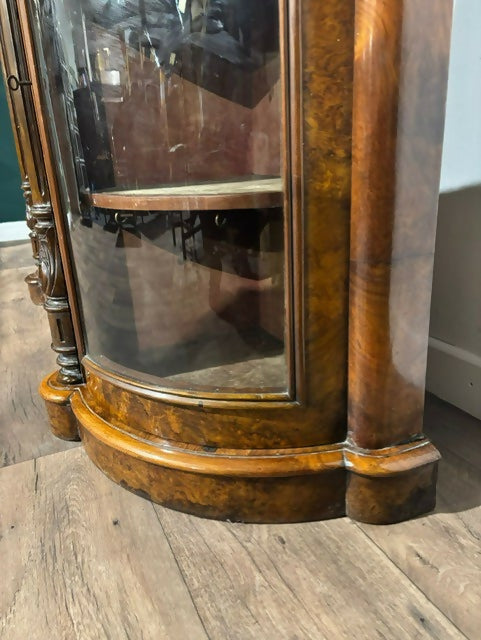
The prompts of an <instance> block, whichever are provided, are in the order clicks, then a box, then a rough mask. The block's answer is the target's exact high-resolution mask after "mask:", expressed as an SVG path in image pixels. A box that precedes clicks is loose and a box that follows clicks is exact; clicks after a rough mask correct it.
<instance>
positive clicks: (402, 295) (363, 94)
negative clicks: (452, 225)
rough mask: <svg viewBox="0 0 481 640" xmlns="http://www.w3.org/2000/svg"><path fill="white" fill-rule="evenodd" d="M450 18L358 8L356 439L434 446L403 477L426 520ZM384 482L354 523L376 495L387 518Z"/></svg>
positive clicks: (383, 2)
mask: <svg viewBox="0 0 481 640" xmlns="http://www.w3.org/2000/svg"><path fill="white" fill-rule="evenodd" d="M451 12H452V3H451V2H450V0H435V1H434V2H425V1H424V0H357V1H356V28H355V31H356V37H355V56H354V112H353V162H352V208H351V275H350V337H349V414H348V429H349V431H348V438H349V441H350V442H351V443H352V444H353V445H355V446H356V447H359V448H361V449H374V450H375V449H384V448H388V447H393V446H397V445H403V446H405V445H408V446H409V445H410V444H411V445H412V447H414V448H415V447H416V446H417V445H416V443H418V445H419V446H422V445H425V453H426V456H425V457H421V458H420V457H417V454H416V456H414V454H413V453H408V454H406V456H405V465H406V473H407V474H409V473H410V474H411V476H412V481H409V480H408V478H407V477H405V476H400V478H399V481H398V482H397V485H396V486H397V489H396V498H395V499H394V501H393V503H392V505H393V508H395V507H396V505H397V504H398V503H399V502H400V500H401V499H402V498H401V494H402V493H406V492H407V493H408V492H409V491H411V490H412V488H413V486H415V487H416V491H417V493H416V496H415V498H416V500H417V501H418V504H419V511H423V510H425V509H426V507H427V506H428V505H433V504H434V484H435V483H434V481H433V478H432V476H433V474H434V473H435V467H436V459H437V457H438V456H437V453H436V451H435V450H434V448H433V447H430V446H428V445H427V443H426V441H425V440H424V439H423V436H422V431H423V408H424V391H425V375H426V358H427V345H428V334H429V310H430V300H431V284H432V271H433V258H434V243H435V232H436V216H437V202H438V189H439V176H440V166H441V150H442V141H443V129H444V104H445V100H446V86H447V71H448V54H449V34H450V24H451ZM420 478H421V487H419V486H418V485H419V479H420ZM361 484H362V485H363V489H364V490H365V491H366V493H365V494H363V493H362V492H361V491H360V485H361ZM377 484H378V481H376V479H373V480H367V479H366V478H363V477H362V476H358V475H355V474H354V475H353V477H352V479H351V485H350V496H351V497H352V498H353V496H354V495H355V496H356V498H355V499H354V498H353V499H352V501H351V503H350V512H351V514H352V515H355V514H356V513H357V512H358V510H359V509H361V510H363V509H364V510H365V505H364V506H363V505H362V504H361V503H362V502H363V500H364V498H365V499H366V500H368V499H369V500H372V501H373V506H372V510H371V511H369V512H368V513H367V514H364V515H365V517H366V516H367V519H373V520H376V519H378V518H379V519H382V517H383V515H385V514H383V512H384V511H385V509H388V508H389V505H388V504H384V505H383V506H382V507H379V511H376V504H375V503H376V493H377V490H376V486H377ZM401 485H403V487H404V488H403V490H402V491H400V490H399V487H400V486H401ZM405 497H406V496H405ZM413 499H414V498H413ZM406 500H407V502H409V499H408V498H406ZM348 503H349V499H348ZM410 508H411V509H412V506H411V507H410ZM399 518H400V519H401V518H402V515H401V514H399Z"/></svg>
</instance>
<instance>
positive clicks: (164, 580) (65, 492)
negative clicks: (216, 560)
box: [0, 449, 208, 640]
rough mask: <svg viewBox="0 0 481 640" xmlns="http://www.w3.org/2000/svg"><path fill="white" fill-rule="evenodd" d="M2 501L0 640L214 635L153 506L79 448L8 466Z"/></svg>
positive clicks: (138, 639) (0, 494) (1, 488)
mask: <svg viewBox="0 0 481 640" xmlns="http://www.w3.org/2000/svg"><path fill="white" fill-rule="evenodd" d="M12 494H15V496H16V499H12ZM0 505H1V520H2V521H1V533H2V538H1V539H0V546H1V556H2V580H1V581H0V636H1V637H2V640H25V639H26V638H29V639H31V640H46V639H47V638H56V639H58V640H74V639H78V640H94V639H95V640H97V639H98V640H106V639H107V638H108V639H110V638H112V639H114V638H115V640H133V639H135V640H141V639H142V640H149V639H152V640H154V639H155V640H157V639H158V638H172V639H174V638H179V640H180V639H181V638H194V639H199V640H200V639H205V638H207V637H208V636H207V634H206V633H205V631H204V628H203V626H202V623H201V621H200V620H199V617H198V615H197V613H196V611H195V607H194V605H193V603H192V600H191V597H190V595H189V592H188V589H187V587H186V585H185V583H184V580H183V577H182V575H181V573H180V571H179V568H178V566H177V563H176V560H175V559H174V557H173V556H172V551H171V550H170V547H169V543H168V541H167V539H166V537H165V536H164V535H163V533H162V529H161V527H160V526H159V522H158V519H157V516H156V514H155V512H154V510H153V509H152V505H151V504H150V503H149V502H146V501H145V500H142V499H140V498H137V497H135V496H133V495H132V494H129V493H128V492H127V491H122V490H121V489H120V488H119V487H117V486H116V485H114V484H112V483H111V482H109V481H108V480H107V479H106V478H105V477H104V476H103V475H102V474H101V473H100V472H99V471H97V469H95V467H93V465H91V464H90V462H89V461H88V459H87V457H86V456H85V453H84V452H83V451H82V450H81V449H77V450H74V451H69V452H66V453H59V454H56V455H54V456H47V457H44V458H41V459H39V460H37V461H36V462H35V461H32V462H25V463H22V464H19V465H15V466H14V467H10V468H8V469H3V470H2V475H1V476H0Z"/></svg>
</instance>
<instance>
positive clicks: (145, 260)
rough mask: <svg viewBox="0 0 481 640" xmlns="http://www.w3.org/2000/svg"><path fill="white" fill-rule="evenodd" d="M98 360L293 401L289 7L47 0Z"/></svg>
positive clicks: (53, 78)
mask: <svg viewBox="0 0 481 640" xmlns="http://www.w3.org/2000/svg"><path fill="white" fill-rule="evenodd" d="M36 9H37V12H38V14H37V15H38V18H39V20H38V27H39V38H40V49H41V54H42V55H43V63H44V75H45V90H46V94H47V98H48V102H49V105H50V109H51V117H52V121H53V123H54V124H53V127H52V129H53V133H54V136H56V141H55V144H56V150H57V154H58V160H59V164H60V166H61V171H62V172H63V178H64V179H63V181H62V182H63V183H64V184H63V189H64V194H63V196H64V199H65V203H66V206H67V207H68V210H69V212H70V215H69V228H70V239H71V244H72V250H73V256H74V261H75V270H76V275H77V281H78V286H79V293H80V300H81V307H82V313H83V321H84V326H85V333H86V342H87V350H88V355H89V357H90V358H92V359H93V360H95V361H97V362H98V363H99V364H101V365H102V366H104V367H106V368H109V369H112V370H114V371H118V372H121V373H123V374H126V375H128V376H130V377H133V378H136V379H139V380H148V381H151V382H152V381H153V382H154V383H156V384H159V385H161V386H171V387H174V388H182V389H186V388H187V389H193V390H202V389H205V390H209V391H219V392H223V391H224V392H232V391H244V392H259V391H261V392H262V391H264V392H273V393H277V392H279V393H280V392H282V393H284V392H285V391H286V390H287V388H288V380H289V377H290V375H289V367H288V364H287V361H288V357H287V354H288V347H287V346H286V343H287V340H286V335H287V334H288V331H287V329H286V327H287V324H288V323H287V322H286V318H287V313H286V306H288V305H286V299H287V287H286V280H287V274H286V238H287V237H288V234H287V222H286V218H287V212H286V211H285V203H286V202H287V197H286V187H285V180H284V172H285V167H284V166H283V160H282V159H283V153H282V149H283V148H285V140H284V139H283V138H284V133H283V131H284V127H285V117H284V116H283V114H284V108H283V104H284V102H285V97H284V85H283V79H282V73H281V67H282V52H281V49H282V47H281V44H280V43H281V40H283V39H281V37H280V28H279V23H280V14H279V12H280V9H279V3H278V0H262V2H259V1H258V0H115V1H112V0H108V1H107V0H82V1H81V2H79V1H78V0H38V1H37V3H36Z"/></svg>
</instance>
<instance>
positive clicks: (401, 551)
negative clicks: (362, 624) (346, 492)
mask: <svg viewBox="0 0 481 640" xmlns="http://www.w3.org/2000/svg"><path fill="white" fill-rule="evenodd" d="M480 435H481V427H480ZM480 441H481V438H478V444H479V442H480ZM359 526H360V527H361V528H362V530H363V531H364V532H365V533H366V534H367V535H368V536H369V538H370V539H371V540H372V541H373V542H374V543H375V544H376V545H377V546H378V547H379V548H380V549H382V550H383V552H384V553H385V554H386V555H387V556H388V557H390V558H391V559H392V561H393V562H394V563H395V564H396V565H397V566H398V567H399V568H400V569H401V570H402V571H403V573H404V574H405V575H407V576H408V578H410V580H412V581H413V582H414V583H415V584H416V585H418V587H419V588H420V589H421V590H422V591H423V593H425V594H426V596H427V597H428V598H429V599H430V600H431V602H433V604H434V605H435V606H437V607H438V608H439V609H440V610H442V611H443V612H444V613H445V614H446V615H447V616H448V617H449V618H450V620H452V621H453V623H454V624H455V625H456V626H457V627H458V628H459V629H460V630H461V631H462V632H463V633H464V634H465V635H466V636H467V637H468V638H472V639H473V640H476V639H477V638H479V629H480V625H481V581H480V579H479V576H480V575H481V553H480V550H481V471H480V470H479V469H474V468H473V467H471V466H470V465H469V464H467V463H464V462H462V461H461V460H460V458H459V457H458V456H456V454H450V453H449V452H447V451H446V450H444V451H443V460H442V461H441V463H440V471H439V482H438V508H437V512H436V513H435V514H433V515H431V516H429V517H425V518H421V519H417V520H413V521H410V522H403V523H401V524H398V525H396V526H386V527H375V526H372V525H359Z"/></svg>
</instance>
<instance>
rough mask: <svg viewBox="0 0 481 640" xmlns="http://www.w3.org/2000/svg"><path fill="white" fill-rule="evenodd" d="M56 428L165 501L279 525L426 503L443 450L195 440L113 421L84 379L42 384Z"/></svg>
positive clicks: (403, 510)
mask: <svg viewBox="0 0 481 640" xmlns="http://www.w3.org/2000/svg"><path fill="white" fill-rule="evenodd" d="M40 393H41V395H42V397H43V399H44V400H45V402H46V405H47V410H48V414H49V418H50V422H51V425H52V431H53V433H54V434H55V435H57V436H58V437H60V438H64V439H67V440H75V439H78V438H79V437H80V438H81V440H82V442H83V444H84V447H85V450H86V452H87V454H88V455H89V457H90V458H91V460H92V461H93V462H94V463H95V464H96V465H97V466H98V467H99V469H101V470H102V471H103V472H104V473H105V474H106V475H107V476H108V477H109V478H111V479H112V480H114V481H115V482H117V483H118V484H120V485H121V486H123V487H125V488H127V489H129V490H130V491H133V492H134V493H137V494H138V495H141V496H143V497H145V498H148V499H150V500H153V501H154V502H157V503H160V504H162V505H164V506H166V507H170V508H172V509H176V510H179V511H184V512H187V513H191V514H194V515H197V516H202V517H206V518H215V519H222V520H231V521H233V522H257V523H276V522H277V523H281V522H285V523H287V522H304V521H309V520H324V519H329V518H336V517H341V516H344V515H348V516H350V517H351V518H353V519H354V520H359V521H361V522H369V523H373V524H388V523H392V522H399V521H401V520H405V519H409V518H412V517H414V516H417V515H420V514H421V513H426V512H428V511H431V510H432V509H433V508H434V506H435V487H436V473H437V463H438V461H439V458H440V456H439V453H438V451H437V450H436V448H435V447H434V446H433V445H432V444H431V443H430V442H429V441H428V440H427V439H424V438H423V439H419V440H416V441H414V442H410V443H406V444H402V445H398V446H394V447H389V448H386V449H379V450H365V449H360V448H358V447H356V446H355V445H354V444H353V443H350V442H341V443H337V444H332V445H322V446H318V447H302V448H290V449H288V448H283V449H253V448H251V449H226V448H215V447H212V446H208V447H207V446H205V447H202V446H199V445H193V444H186V443H181V442H176V441H173V440H166V439H164V438H161V437H158V436H154V435H152V434H148V433H146V432H141V431H139V430H137V429H132V428H129V426H128V425H118V424H112V423H110V422H108V421H107V420H105V419H104V418H102V417H100V416H99V415H98V414H97V413H96V411H95V410H94V409H93V408H92V406H90V404H89V402H88V400H87V397H88V394H87V393H86V387H85V385H79V386H75V387H67V386H62V385H61V384H60V383H59V382H58V379H57V374H52V375H50V376H47V378H45V380H44V381H43V382H42V384H41V386H40Z"/></svg>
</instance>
